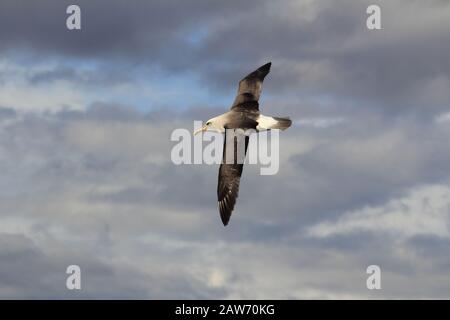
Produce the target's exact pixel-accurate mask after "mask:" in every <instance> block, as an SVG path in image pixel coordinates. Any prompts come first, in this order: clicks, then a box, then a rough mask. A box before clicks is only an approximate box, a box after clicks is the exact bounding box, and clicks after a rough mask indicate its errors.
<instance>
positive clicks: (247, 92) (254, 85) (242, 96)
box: [231, 62, 272, 110]
mask: <svg viewBox="0 0 450 320" xmlns="http://www.w3.org/2000/svg"><path fill="white" fill-rule="evenodd" d="M271 65H272V63H271V62H269V63H266V64H265V65H263V66H261V67H259V68H258V69H257V70H255V71H253V72H252V73H250V74H249V75H247V76H246V77H245V78H244V79H242V80H241V81H240V82H239V88H238V92H237V95H236V98H235V99H234V102H233V105H232V107H231V109H234V108H238V107H246V108H249V109H255V110H258V100H259V96H260V95H261V88H262V83H263V81H264V78H265V77H266V76H267V74H268V73H269V71H270V66H271Z"/></svg>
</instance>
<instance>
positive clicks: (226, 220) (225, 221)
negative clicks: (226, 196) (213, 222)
mask: <svg viewBox="0 0 450 320" xmlns="http://www.w3.org/2000/svg"><path fill="white" fill-rule="evenodd" d="M220 218H221V220H222V223H223V226H224V227H226V226H227V225H228V222H229V221H230V218H229V217H228V218H227V217H226V216H225V215H224V214H221V215H220Z"/></svg>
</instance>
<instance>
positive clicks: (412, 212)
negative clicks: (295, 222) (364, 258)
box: [306, 185, 450, 239]
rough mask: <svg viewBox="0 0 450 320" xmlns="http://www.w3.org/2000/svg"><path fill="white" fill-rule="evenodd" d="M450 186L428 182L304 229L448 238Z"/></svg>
mask: <svg viewBox="0 0 450 320" xmlns="http://www.w3.org/2000/svg"><path fill="white" fill-rule="evenodd" d="M449 209H450V187H449V186H446V185H428V186H423V187H420V188H415V189H412V190H411V191H410V192H409V194H408V195H406V196H404V197H401V198H396V199H393V200H390V201H389V202H388V203H386V204H384V205H382V206H378V207H365V208H363V209H359V210H355V211H350V212H347V213H345V214H344V215H342V217H340V218H339V219H338V220H337V221H334V222H330V221H328V222H320V223H318V224H316V225H314V226H312V227H309V228H308V229H307V232H306V234H307V236H309V237H314V238H326V237H330V236H334V235H347V234H351V233H354V232H374V233H377V234H380V235H382V234H385V233H388V234H389V235H391V236H393V237H396V238H397V239H405V238H410V237H413V236H417V235H430V236H437V237H442V238H450V233H449V217H450V210H449Z"/></svg>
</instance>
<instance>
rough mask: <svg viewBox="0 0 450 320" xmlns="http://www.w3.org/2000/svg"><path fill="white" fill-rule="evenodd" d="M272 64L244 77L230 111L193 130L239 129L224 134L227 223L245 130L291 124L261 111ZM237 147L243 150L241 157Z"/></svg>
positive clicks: (222, 191)
mask: <svg viewBox="0 0 450 320" xmlns="http://www.w3.org/2000/svg"><path fill="white" fill-rule="evenodd" d="M270 66H271V62H269V63H266V64H265V65H263V66H261V67H260V68H258V69H257V70H255V71H253V72H252V73H250V74H248V75H247V76H246V77H245V78H244V79H242V80H241V81H240V82H239V87H238V92H237V95H236V98H235V99H234V102H233V105H232V106H231V108H230V111H228V112H226V113H224V114H221V115H219V116H217V117H214V118H212V119H209V120H208V121H207V122H206V124H205V125H204V126H203V127H202V128H200V129H198V130H196V131H195V132H194V135H195V134H197V133H199V132H203V131H208V130H209V131H218V132H225V131H226V130H227V131H228V130H233V132H236V134H235V136H233V137H232V139H227V137H228V135H227V134H226V135H225V139H224V140H225V141H224V150H223V157H222V164H221V165H220V168H219V182H218V185H217V200H218V207H219V212H220V217H221V219H222V222H223V225H224V226H226V225H227V224H228V222H229V221H230V217H231V213H232V212H233V209H234V205H235V204H236V198H237V197H238V193H239V182H240V179H241V175H242V169H243V166H244V160H245V155H246V153H247V146H248V141H249V136H248V135H246V134H242V132H246V131H247V132H248V130H249V129H251V130H254V131H263V130H270V129H280V130H285V129H287V128H289V127H290V126H291V124H292V122H291V120H290V119H289V118H279V117H269V116H264V115H262V114H261V113H260V112H259V102H258V101H259V96H260V95H261V88H262V83H263V81H264V78H265V77H266V76H267V74H268V73H269V71H270ZM239 137H242V139H239ZM227 140H229V141H227ZM230 140H231V141H230ZM242 142H244V145H242V148H241V149H240V148H239V145H238V143H242ZM230 147H231V148H232V149H230ZM228 150H232V152H233V154H231V153H230V152H228V157H227V151H228ZM238 150H243V152H241V155H240V156H239V154H238V153H239V152H238ZM231 157H232V160H231V161H229V159H230V158H231Z"/></svg>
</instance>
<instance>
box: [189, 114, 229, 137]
mask: <svg viewBox="0 0 450 320" xmlns="http://www.w3.org/2000/svg"><path fill="white" fill-rule="evenodd" d="M203 131H217V132H223V131H224V126H223V121H222V118H221V117H220V116H219V117H215V118H211V119H209V120H208V121H206V123H205V124H204V125H203V127H201V128H199V129H197V130H195V131H194V135H196V134H197V133H200V132H203Z"/></svg>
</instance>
